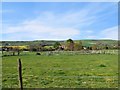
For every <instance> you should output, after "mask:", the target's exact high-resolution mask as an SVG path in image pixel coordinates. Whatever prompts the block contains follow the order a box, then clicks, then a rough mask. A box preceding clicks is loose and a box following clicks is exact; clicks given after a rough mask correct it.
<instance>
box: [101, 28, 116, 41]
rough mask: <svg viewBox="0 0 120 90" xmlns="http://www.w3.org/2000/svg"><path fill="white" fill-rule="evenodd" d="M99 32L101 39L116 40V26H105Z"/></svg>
mask: <svg viewBox="0 0 120 90" xmlns="http://www.w3.org/2000/svg"><path fill="white" fill-rule="evenodd" d="M100 34H101V36H102V38H103V39H113V40H118V26H114V27H111V28H107V29H105V30H103V31H102V32H101V33H100Z"/></svg>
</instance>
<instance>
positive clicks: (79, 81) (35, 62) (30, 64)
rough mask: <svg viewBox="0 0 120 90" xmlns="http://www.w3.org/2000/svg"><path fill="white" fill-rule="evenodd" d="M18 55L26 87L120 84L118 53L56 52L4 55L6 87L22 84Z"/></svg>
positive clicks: (115, 86)
mask: <svg viewBox="0 0 120 90" xmlns="http://www.w3.org/2000/svg"><path fill="white" fill-rule="evenodd" d="M18 58H21V60H22V70H23V72H22V74H23V87H24V88H117V87H118V55H115V54H114V55H112V54H92V55H90V54H85V55H82V54H81V55H80V54H74V55H72V54H65V55H64V54H53V55H46V54H45V53H42V55H36V54H35V52H33V53H29V52H27V53H25V54H21V55H20V56H6V57H3V58H2V87H3V88H18V87H19V81H18Z"/></svg>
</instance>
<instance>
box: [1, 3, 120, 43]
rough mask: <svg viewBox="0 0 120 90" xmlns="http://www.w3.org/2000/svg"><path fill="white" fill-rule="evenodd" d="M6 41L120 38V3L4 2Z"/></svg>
mask: <svg viewBox="0 0 120 90" xmlns="http://www.w3.org/2000/svg"><path fill="white" fill-rule="evenodd" d="M0 13H2V40H14V41H15V40H22V41H23V40H66V39H68V38H72V39H74V40H78V39H114V40H116V39H118V3H117V2H116V3H115V2H114V3H113V2H101V3H100V2H74V3H73V2H49V3H48V2H4V3H2V10H1V11H0Z"/></svg>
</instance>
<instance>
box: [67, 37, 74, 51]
mask: <svg viewBox="0 0 120 90" xmlns="http://www.w3.org/2000/svg"><path fill="white" fill-rule="evenodd" d="M66 46H67V50H70V51H73V50H74V41H73V40H72V39H68V40H67V41H66Z"/></svg>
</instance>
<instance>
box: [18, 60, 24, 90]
mask: <svg viewBox="0 0 120 90" xmlns="http://www.w3.org/2000/svg"><path fill="white" fill-rule="evenodd" d="M18 70H19V83H20V90H23V83H22V63H21V60H20V59H19V61H18Z"/></svg>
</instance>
